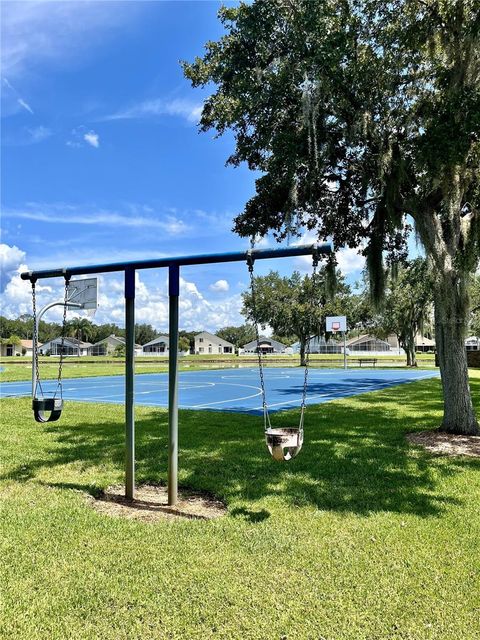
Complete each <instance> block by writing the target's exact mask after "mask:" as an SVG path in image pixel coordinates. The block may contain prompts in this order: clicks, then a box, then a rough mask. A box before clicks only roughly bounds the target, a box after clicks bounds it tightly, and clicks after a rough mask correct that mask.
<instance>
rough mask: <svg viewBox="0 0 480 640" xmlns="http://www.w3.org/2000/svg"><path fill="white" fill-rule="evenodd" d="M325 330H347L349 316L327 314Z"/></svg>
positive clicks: (330, 331)
mask: <svg viewBox="0 0 480 640" xmlns="http://www.w3.org/2000/svg"><path fill="white" fill-rule="evenodd" d="M325 330H326V331H327V333H337V332H338V331H341V332H343V333H345V332H346V331H347V316H327V317H326V318H325Z"/></svg>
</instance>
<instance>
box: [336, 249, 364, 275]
mask: <svg viewBox="0 0 480 640" xmlns="http://www.w3.org/2000/svg"><path fill="white" fill-rule="evenodd" d="M336 256H337V262H338V267H339V269H340V271H341V272H342V273H343V274H345V275H349V274H351V273H358V272H359V271H362V270H363V269H364V268H365V256H362V255H360V254H359V253H358V250H357V249H348V248H347V249H340V251H337V253H336Z"/></svg>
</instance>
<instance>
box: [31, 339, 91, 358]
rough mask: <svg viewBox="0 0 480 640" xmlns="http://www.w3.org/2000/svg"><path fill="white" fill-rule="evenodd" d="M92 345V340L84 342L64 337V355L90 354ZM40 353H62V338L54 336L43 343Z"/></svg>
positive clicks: (55, 354)
mask: <svg viewBox="0 0 480 640" xmlns="http://www.w3.org/2000/svg"><path fill="white" fill-rule="evenodd" d="M91 346H92V343H91V342H82V340H77V338H71V337H68V338H67V337H66V338H64V339H63V355H64V356H88V354H89V350H90V348H91ZM39 353H40V355H43V356H47V355H51V356H59V355H60V354H61V353H62V338H61V337H59V338H54V339H53V340H49V341H48V342H45V343H44V344H42V346H41V347H40V349H39Z"/></svg>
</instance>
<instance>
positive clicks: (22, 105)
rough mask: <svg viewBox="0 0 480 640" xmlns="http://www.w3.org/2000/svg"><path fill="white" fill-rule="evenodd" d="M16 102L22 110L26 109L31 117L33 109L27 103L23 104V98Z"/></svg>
mask: <svg viewBox="0 0 480 640" xmlns="http://www.w3.org/2000/svg"><path fill="white" fill-rule="evenodd" d="M17 102H18V104H19V105H20V106H21V107H23V108H24V109H26V110H27V111H28V112H29V113H31V114H32V115H33V109H32V107H31V106H30V105H29V104H28V102H25V100H23V98H17Z"/></svg>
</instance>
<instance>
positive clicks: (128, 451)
mask: <svg viewBox="0 0 480 640" xmlns="http://www.w3.org/2000/svg"><path fill="white" fill-rule="evenodd" d="M332 251H333V249H332V245H331V244H330V243H322V244H313V245H301V246H296V247H287V248H283V249H253V250H252V249H251V250H249V251H243V252H241V251H240V252H232V253H218V254H206V255H192V256H180V257H175V258H163V259H155V260H138V261H132V262H115V263H108V264H98V265H84V266H78V267H68V268H63V269H46V270H42V271H26V272H23V273H22V274H21V278H22V280H29V281H30V282H31V283H32V284H34V283H36V282H37V281H38V280H42V279H46V278H64V279H65V282H66V283H68V282H69V281H70V279H71V277H72V276H75V275H79V276H80V275H87V274H100V273H113V272H123V274H124V297H125V497H126V498H127V499H130V500H133V499H134V497H135V398H134V383H135V371H134V356H135V273H136V271H139V270H143V269H158V268H168V295H169V336H170V349H169V364H168V504H169V506H173V505H175V504H176V503H177V495H178V373H179V372H178V330H179V323H178V321H179V296H180V267H185V266H192V265H201V264H217V263H223V262H245V263H247V264H249V265H250V264H253V262H255V261H257V260H268V259H275V258H288V257H298V256H305V255H311V256H313V258H314V260H315V259H318V257H320V256H327V255H330V254H331V253H332ZM56 304H62V303H56ZM65 304H68V303H64V310H66V306H65ZM69 306H73V305H69ZM45 310H46V308H45ZM42 311H44V310H42ZM37 363H38V360H37V358H36V355H35V356H34V358H33V367H34V368H35V367H36V366H37ZM35 375H36V373H35V369H34V373H33V379H34V378H35ZM34 391H35V390H34ZM45 410H47V411H48V410H50V407H49V406H48V407H45ZM302 434H303V430H302Z"/></svg>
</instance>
